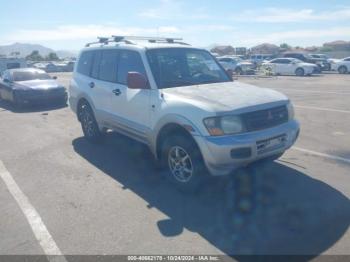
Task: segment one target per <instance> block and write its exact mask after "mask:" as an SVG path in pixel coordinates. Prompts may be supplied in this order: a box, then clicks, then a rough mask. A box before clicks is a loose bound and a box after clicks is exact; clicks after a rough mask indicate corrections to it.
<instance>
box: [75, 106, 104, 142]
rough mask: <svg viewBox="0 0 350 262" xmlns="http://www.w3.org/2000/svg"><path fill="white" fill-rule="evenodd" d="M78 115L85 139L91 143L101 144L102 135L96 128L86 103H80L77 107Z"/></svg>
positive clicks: (91, 112)
mask: <svg viewBox="0 0 350 262" xmlns="http://www.w3.org/2000/svg"><path fill="white" fill-rule="evenodd" d="M78 113H79V119H80V122H81V128H82V129H83V133H84V136H85V138H86V139H87V140H88V141H89V142H92V143H99V142H101V141H102V138H103V134H102V132H101V131H100V129H99V127H98V124H97V122H96V119H95V116H94V113H93V111H92V109H91V107H90V105H89V104H88V103H82V104H81V105H80V106H79V111H78Z"/></svg>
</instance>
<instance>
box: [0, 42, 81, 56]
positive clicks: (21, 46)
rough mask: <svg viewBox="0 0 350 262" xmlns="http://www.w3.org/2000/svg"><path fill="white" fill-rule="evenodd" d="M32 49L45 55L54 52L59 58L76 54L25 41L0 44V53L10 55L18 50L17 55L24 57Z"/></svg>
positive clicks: (75, 52) (75, 53)
mask: <svg viewBox="0 0 350 262" xmlns="http://www.w3.org/2000/svg"><path fill="white" fill-rule="evenodd" d="M34 50H37V51H39V53H40V55H42V56H46V55H48V54H49V53H52V52H54V53H56V54H57V56H58V57H60V58H66V57H75V56H76V55H77V51H70V50H53V49H51V48H48V47H45V46H42V45H38V44H25V43H14V44H11V45H2V46H0V55H5V56H10V55H12V54H13V53H16V52H18V53H19V55H18V56H19V57H26V56H27V55H29V54H30V53H31V52H33V51H34Z"/></svg>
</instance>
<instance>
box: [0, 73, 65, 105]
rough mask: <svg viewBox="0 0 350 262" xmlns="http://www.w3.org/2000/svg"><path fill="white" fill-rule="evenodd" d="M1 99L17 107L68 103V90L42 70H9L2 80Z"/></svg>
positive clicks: (0, 83)
mask: <svg viewBox="0 0 350 262" xmlns="http://www.w3.org/2000/svg"><path fill="white" fill-rule="evenodd" d="M0 99H2V100H7V101H10V102H12V103H14V104H15V105H16V106H17V107H22V106H24V105H27V104H34V103H40V102H62V103H66V102H67V92H66V89H65V88H64V87H63V86H61V85H59V84H58V83H57V81H56V80H55V78H52V77H51V76H49V75H48V74H47V73H45V72H44V71H42V70H39V69H34V68H21V69H9V70H6V71H4V72H3V74H2V78H1V79H0Z"/></svg>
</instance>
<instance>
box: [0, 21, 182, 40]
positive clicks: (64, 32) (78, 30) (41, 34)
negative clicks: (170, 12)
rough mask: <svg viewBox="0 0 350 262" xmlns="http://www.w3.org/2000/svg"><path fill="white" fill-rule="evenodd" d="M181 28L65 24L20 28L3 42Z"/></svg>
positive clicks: (151, 33) (154, 33)
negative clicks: (43, 27)
mask: <svg viewBox="0 0 350 262" xmlns="http://www.w3.org/2000/svg"><path fill="white" fill-rule="evenodd" d="M179 32H180V29H178V28H177V27H175V26H161V27H123V26H116V25H65V26H58V27H55V28H51V29H33V30H18V31H14V32H13V33H11V34H9V35H7V36H6V37H4V38H3V39H2V42H40V41H60V40H66V41H67V40H81V39H95V38H96V37H97V36H111V35H144V34H147V35H158V34H175V33H179Z"/></svg>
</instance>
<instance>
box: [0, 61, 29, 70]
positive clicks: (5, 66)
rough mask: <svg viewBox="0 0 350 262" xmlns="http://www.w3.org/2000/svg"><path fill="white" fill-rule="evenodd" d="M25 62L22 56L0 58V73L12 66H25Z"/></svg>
mask: <svg viewBox="0 0 350 262" xmlns="http://www.w3.org/2000/svg"><path fill="white" fill-rule="evenodd" d="M25 67H27V63H26V61H25V60H24V59H23V58H0V73H1V72H3V71H5V70H7V69H12V68H25Z"/></svg>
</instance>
